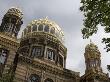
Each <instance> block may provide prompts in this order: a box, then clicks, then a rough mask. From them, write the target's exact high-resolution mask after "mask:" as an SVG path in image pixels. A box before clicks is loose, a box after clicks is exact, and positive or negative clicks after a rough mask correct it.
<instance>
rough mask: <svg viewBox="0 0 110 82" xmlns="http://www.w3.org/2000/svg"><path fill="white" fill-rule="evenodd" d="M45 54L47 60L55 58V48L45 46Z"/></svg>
mask: <svg viewBox="0 0 110 82" xmlns="http://www.w3.org/2000/svg"><path fill="white" fill-rule="evenodd" d="M46 54H47V58H48V59H49V60H55V50H53V49H49V48H47V53H46Z"/></svg>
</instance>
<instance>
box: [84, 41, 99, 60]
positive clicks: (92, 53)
mask: <svg viewBox="0 0 110 82" xmlns="http://www.w3.org/2000/svg"><path fill="white" fill-rule="evenodd" d="M87 53H88V54H87ZM100 56H101V55H100V51H99V49H98V47H97V45H95V44H94V43H93V42H90V44H88V45H87V46H86V48H85V57H86V58H100Z"/></svg>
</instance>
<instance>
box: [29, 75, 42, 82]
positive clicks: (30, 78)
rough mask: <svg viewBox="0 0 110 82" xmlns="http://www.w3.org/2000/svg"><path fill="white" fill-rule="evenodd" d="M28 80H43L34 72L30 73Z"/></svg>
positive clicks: (36, 81)
mask: <svg viewBox="0 0 110 82" xmlns="http://www.w3.org/2000/svg"><path fill="white" fill-rule="evenodd" d="M28 82H41V77H40V76H39V75H37V74H32V75H30V77H29V80H28Z"/></svg>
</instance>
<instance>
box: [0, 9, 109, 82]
mask: <svg viewBox="0 0 110 82" xmlns="http://www.w3.org/2000/svg"><path fill="white" fill-rule="evenodd" d="M22 18H23V14H22V12H21V11H20V10H19V9H18V8H10V9H9V10H8V12H7V13H6V14H5V15H4V17H3V19H2V24H1V26H0V76H1V77H2V76H3V74H5V73H7V72H9V71H8V70H9V69H10V68H11V70H12V72H11V73H12V74H14V77H13V81H14V82H80V81H81V82H107V80H108V76H107V75H106V74H104V73H103V72H102V68H101V66H100V64H101V60H100V52H99V50H98V49H97V46H95V45H94V44H90V45H87V47H86V49H85V60H86V71H85V75H83V76H82V77H81V78H80V76H79V72H74V71H71V70H68V69H66V58H67V48H66V47H65V46H64V33H63V31H62V29H61V28H60V27H59V26H58V25H57V24H56V23H55V22H53V21H51V20H49V19H48V18H44V19H38V20H33V21H32V22H31V23H30V24H28V25H27V27H26V28H25V29H24V30H23V32H22V36H21V38H20V39H17V35H18V32H19V30H20V28H21V25H22V24H23V21H22ZM94 78H95V79H94ZM96 78H98V79H100V80H98V81H97V80H96Z"/></svg>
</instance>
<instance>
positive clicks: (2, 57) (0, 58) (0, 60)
mask: <svg viewBox="0 0 110 82" xmlns="http://www.w3.org/2000/svg"><path fill="white" fill-rule="evenodd" d="M7 56H8V50H6V49H2V48H0V64H2V65H4V64H5V61H6V59H7Z"/></svg>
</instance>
